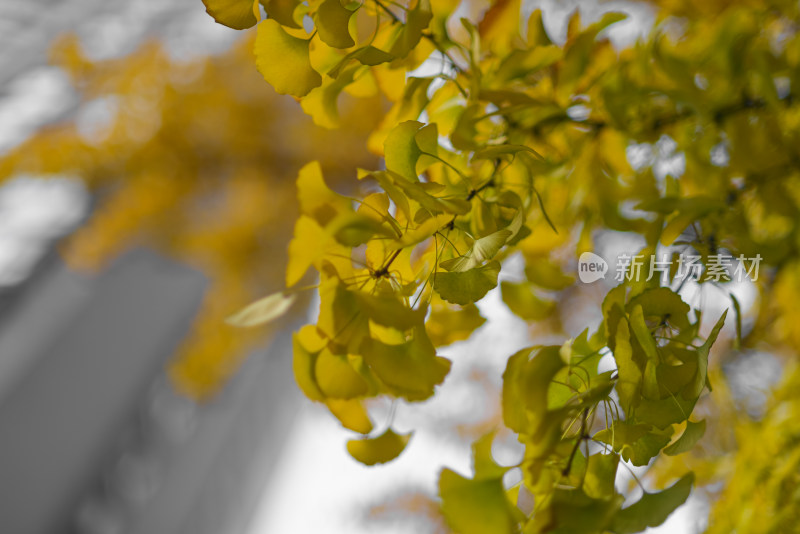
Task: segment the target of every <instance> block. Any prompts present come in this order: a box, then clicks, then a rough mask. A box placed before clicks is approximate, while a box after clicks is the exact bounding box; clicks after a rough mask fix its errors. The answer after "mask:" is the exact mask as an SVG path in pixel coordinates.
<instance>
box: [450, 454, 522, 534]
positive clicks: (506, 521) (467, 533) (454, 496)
mask: <svg viewBox="0 0 800 534" xmlns="http://www.w3.org/2000/svg"><path fill="white" fill-rule="evenodd" d="M439 495H440V496H441V498H442V513H443V514H444V517H445V520H446V521H447V524H448V525H449V526H450V528H452V529H453V530H454V531H456V532H458V533H459V534H488V533H492V534H504V533H509V534H511V533H513V532H515V530H516V524H517V518H516V515H515V514H514V509H515V507H514V506H513V505H512V504H511V502H510V501H509V500H508V497H506V492H505V490H504V489H503V480H502V478H489V479H480V480H470V479H468V478H464V477H462V476H461V475H459V474H458V473H456V472H454V471H451V470H450V469H444V470H442V473H441V475H439Z"/></svg>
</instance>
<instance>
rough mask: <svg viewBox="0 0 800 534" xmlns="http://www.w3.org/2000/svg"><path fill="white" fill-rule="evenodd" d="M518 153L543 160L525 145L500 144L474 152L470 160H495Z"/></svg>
mask: <svg viewBox="0 0 800 534" xmlns="http://www.w3.org/2000/svg"><path fill="white" fill-rule="evenodd" d="M520 152H524V153H526V154H530V155H532V156H533V157H534V158H536V159H543V158H542V155H541V154H539V153H538V152H536V151H535V150H534V149H532V148H530V147H527V146H525V145H514V144H510V143H509V144H502V145H496V146H490V147H487V148H482V149H480V150H476V151H475V153H474V154H472V159H497V158H499V157H501V156H507V155H511V156H515V155H517V154H519V153H520Z"/></svg>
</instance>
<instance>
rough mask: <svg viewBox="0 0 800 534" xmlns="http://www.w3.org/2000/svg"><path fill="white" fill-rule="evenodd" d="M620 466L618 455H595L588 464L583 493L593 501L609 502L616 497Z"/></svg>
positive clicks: (590, 457)
mask: <svg viewBox="0 0 800 534" xmlns="http://www.w3.org/2000/svg"><path fill="white" fill-rule="evenodd" d="M617 465H619V455H617V454H613V453H612V454H601V453H598V454H593V455H591V456H589V458H588V459H587V464H586V475H585V476H584V478H583V488H582V489H583V491H584V493H586V495H588V496H589V497H592V498H593V499H604V500H608V499H610V498H611V497H613V496H614V494H615V493H616V490H615V489H614V481H615V479H616V475H617Z"/></svg>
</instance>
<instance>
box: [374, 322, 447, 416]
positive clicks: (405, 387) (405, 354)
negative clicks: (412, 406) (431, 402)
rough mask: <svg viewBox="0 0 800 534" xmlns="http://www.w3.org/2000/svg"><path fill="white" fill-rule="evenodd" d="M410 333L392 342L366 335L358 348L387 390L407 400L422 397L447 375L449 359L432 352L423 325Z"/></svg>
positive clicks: (420, 398)
mask: <svg viewBox="0 0 800 534" xmlns="http://www.w3.org/2000/svg"><path fill="white" fill-rule="evenodd" d="M413 336H414V337H413V339H411V340H410V341H407V342H405V343H401V344H395V345H389V344H386V343H383V342H381V341H377V340H375V339H370V338H369V337H367V338H365V339H364V340H363V342H362V345H361V349H360V351H359V352H360V353H361V355H363V356H364V360H365V361H366V362H367V364H368V365H369V367H370V369H371V370H372V371H373V372H374V373H375V375H376V376H377V377H378V379H380V381H381V382H383V383H384V384H385V385H386V386H387V387H388V388H389V389H390V390H392V391H394V392H396V394H398V395H400V396H403V397H405V398H407V399H409V400H413V401H416V400H425V399H427V398H428V397H430V396H431V395H433V389H434V387H435V386H437V385H439V384H441V383H442V381H443V380H444V378H445V376H447V373H448V372H449V371H450V360H447V359H446V358H441V357H439V356H437V355H436V351H435V349H434V347H433V345H432V344H431V342H430V340H429V339H428V338H427V336H426V335H425V331H424V328H423V327H421V326H419V327H417V328H415V330H414V334H413Z"/></svg>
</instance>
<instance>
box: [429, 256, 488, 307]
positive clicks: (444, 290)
mask: <svg viewBox="0 0 800 534" xmlns="http://www.w3.org/2000/svg"><path fill="white" fill-rule="evenodd" d="M499 274H500V264H499V263H498V262H496V261H492V262H489V263H487V264H486V265H484V266H483V267H476V268H474V269H470V270H468V271H463V272H453V273H448V272H443V271H437V272H435V273H434V274H433V289H434V290H436V292H437V293H439V296H440V297H442V298H443V299H444V300H446V301H447V302H452V303H453V304H461V305H462V306H465V305H467V304H470V303H472V302H477V301H479V300H480V299H482V298H483V297H484V296H485V295H486V293H488V292H489V290H491V289H494V288H495V287H497V276H498V275H499Z"/></svg>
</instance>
